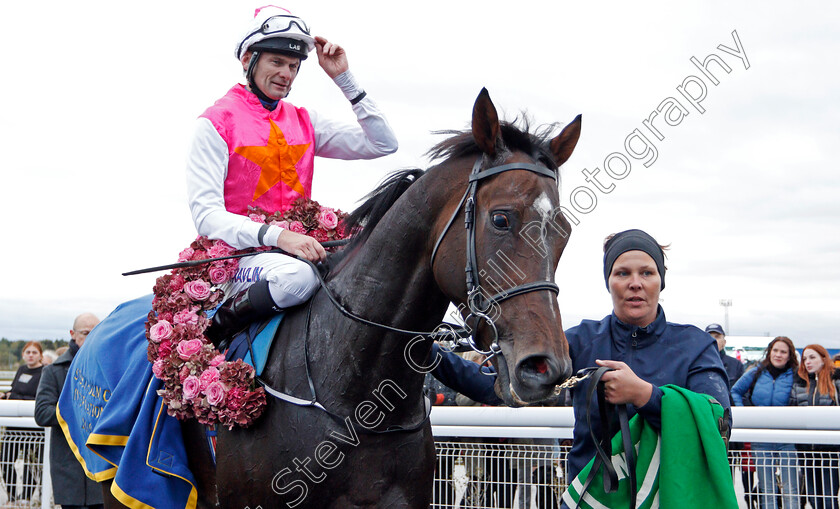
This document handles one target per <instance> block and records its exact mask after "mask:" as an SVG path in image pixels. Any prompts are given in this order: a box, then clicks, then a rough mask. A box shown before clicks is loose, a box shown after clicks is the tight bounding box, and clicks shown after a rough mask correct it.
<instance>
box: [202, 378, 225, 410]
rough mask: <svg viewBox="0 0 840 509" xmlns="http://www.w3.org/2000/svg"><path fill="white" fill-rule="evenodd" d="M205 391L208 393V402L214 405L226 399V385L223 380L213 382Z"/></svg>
mask: <svg viewBox="0 0 840 509" xmlns="http://www.w3.org/2000/svg"><path fill="white" fill-rule="evenodd" d="M204 393H205V394H207V402H208V403H210V404H211V405H213V406H219V405H221V404H222V403H224V401H225V386H224V384H222V382H219V381H216V382H213V383H211V384H210V385H208V386H207V390H206V391H204Z"/></svg>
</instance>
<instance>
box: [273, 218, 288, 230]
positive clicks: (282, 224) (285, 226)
mask: <svg viewBox="0 0 840 509" xmlns="http://www.w3.org/2000/svg"><path fill="white" fill-rule="evenodd" d="M271 224H273V225H274V226H279V227H280V228H283V229H284V230H288V229H289V222H288V221H286V220H285V219H283V220H282V221H272V222H271Z"/></svg>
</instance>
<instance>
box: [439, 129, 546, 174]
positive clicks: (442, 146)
mask: <svg viewBox="0 0 840 509" xmlns="http://www.w3.org/2000/svg"><path fill="white" fill-rule="evenodd" d="M520 124H521V127H520ZM500 126H501V132H502V139H503V140H504V143H505V146H506V147H507V149H508V150H510V151H514V152H516V151H518V152H524V153H526V154H530V155H531V156H532V157H533V158H534V159H535V160H537V161H540V162H541V163H543V164H545V165H546V167H547V168H549V169H551V170H555V171H556V170H557V163H556V162H555V161H554V156H553V155H552V153H551V149H550V148H549V143H550V141H551V138H552V137H553V136H554V132H555V131H556V130H557V129H558V128H560V127H562V126H561V125H560V124H556V123H555V124H548V125H545V126H541V127H539V128H537V129H536V130H535V132H533V133H532V132H531V130H530V122H529V121H528V117H527V116H523V117H522V120H519V119H514V120H513V121H512V122H506V121H503V122H501V124H500ZM434 134H448V135H450V136H449V138H447V139H445V140H443V141H441V142H440V143H438V144H437V145H435V146H434V147H432V148H431V149H429V151H428V152H427V153H426V155H427V156H429V158H430V159H432V160H435V159H441V158H448V157H467V156H474V155H478V154H480V153H481V149H480V148H479V147H478V145H476V143H475V139H474V138H473V134H472V131H471V130H464V131H454V130H446V131H435V133H434Z"/></svg>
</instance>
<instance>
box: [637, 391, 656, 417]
mask: <svg viewBox="0 0 840 509" xmlns="http://www.w3.org/2000/svg"><path fill="white" fill-rule="evenodd" d="M637 411H638V413H639V415H641V416H642V417H644V418H645V420H646V421H648V422H649V423H658V422H659V420H660V419H661V416H662V389H660V388H659V387H657V386H655V385H654V386H653V390H651V391H650V399H649V400H648V402H647V403H645V404H644V405H642V406H641V407H639V408H638V409H637Z"/></svg>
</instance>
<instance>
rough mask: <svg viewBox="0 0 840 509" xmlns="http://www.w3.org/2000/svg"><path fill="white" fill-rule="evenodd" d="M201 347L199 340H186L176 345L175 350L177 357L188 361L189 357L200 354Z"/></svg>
mask: <svg viewBox="0 0 840 509" xmlns="http://www.w3.org/2000/svg"><path fill="white" fill-rule="evenodd" d="M202 346H203V343H202V342H201V340H200V339H187V340H185V341H181V342H180V343H178V346H177V347H176V348H175V350H176V351H177V352H178V357H180V358H182V359H184V360H185V361H188V360H190V357H192V356H193V355H196V354H198V353H199V352H201V347H202Z"/></svg>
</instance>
